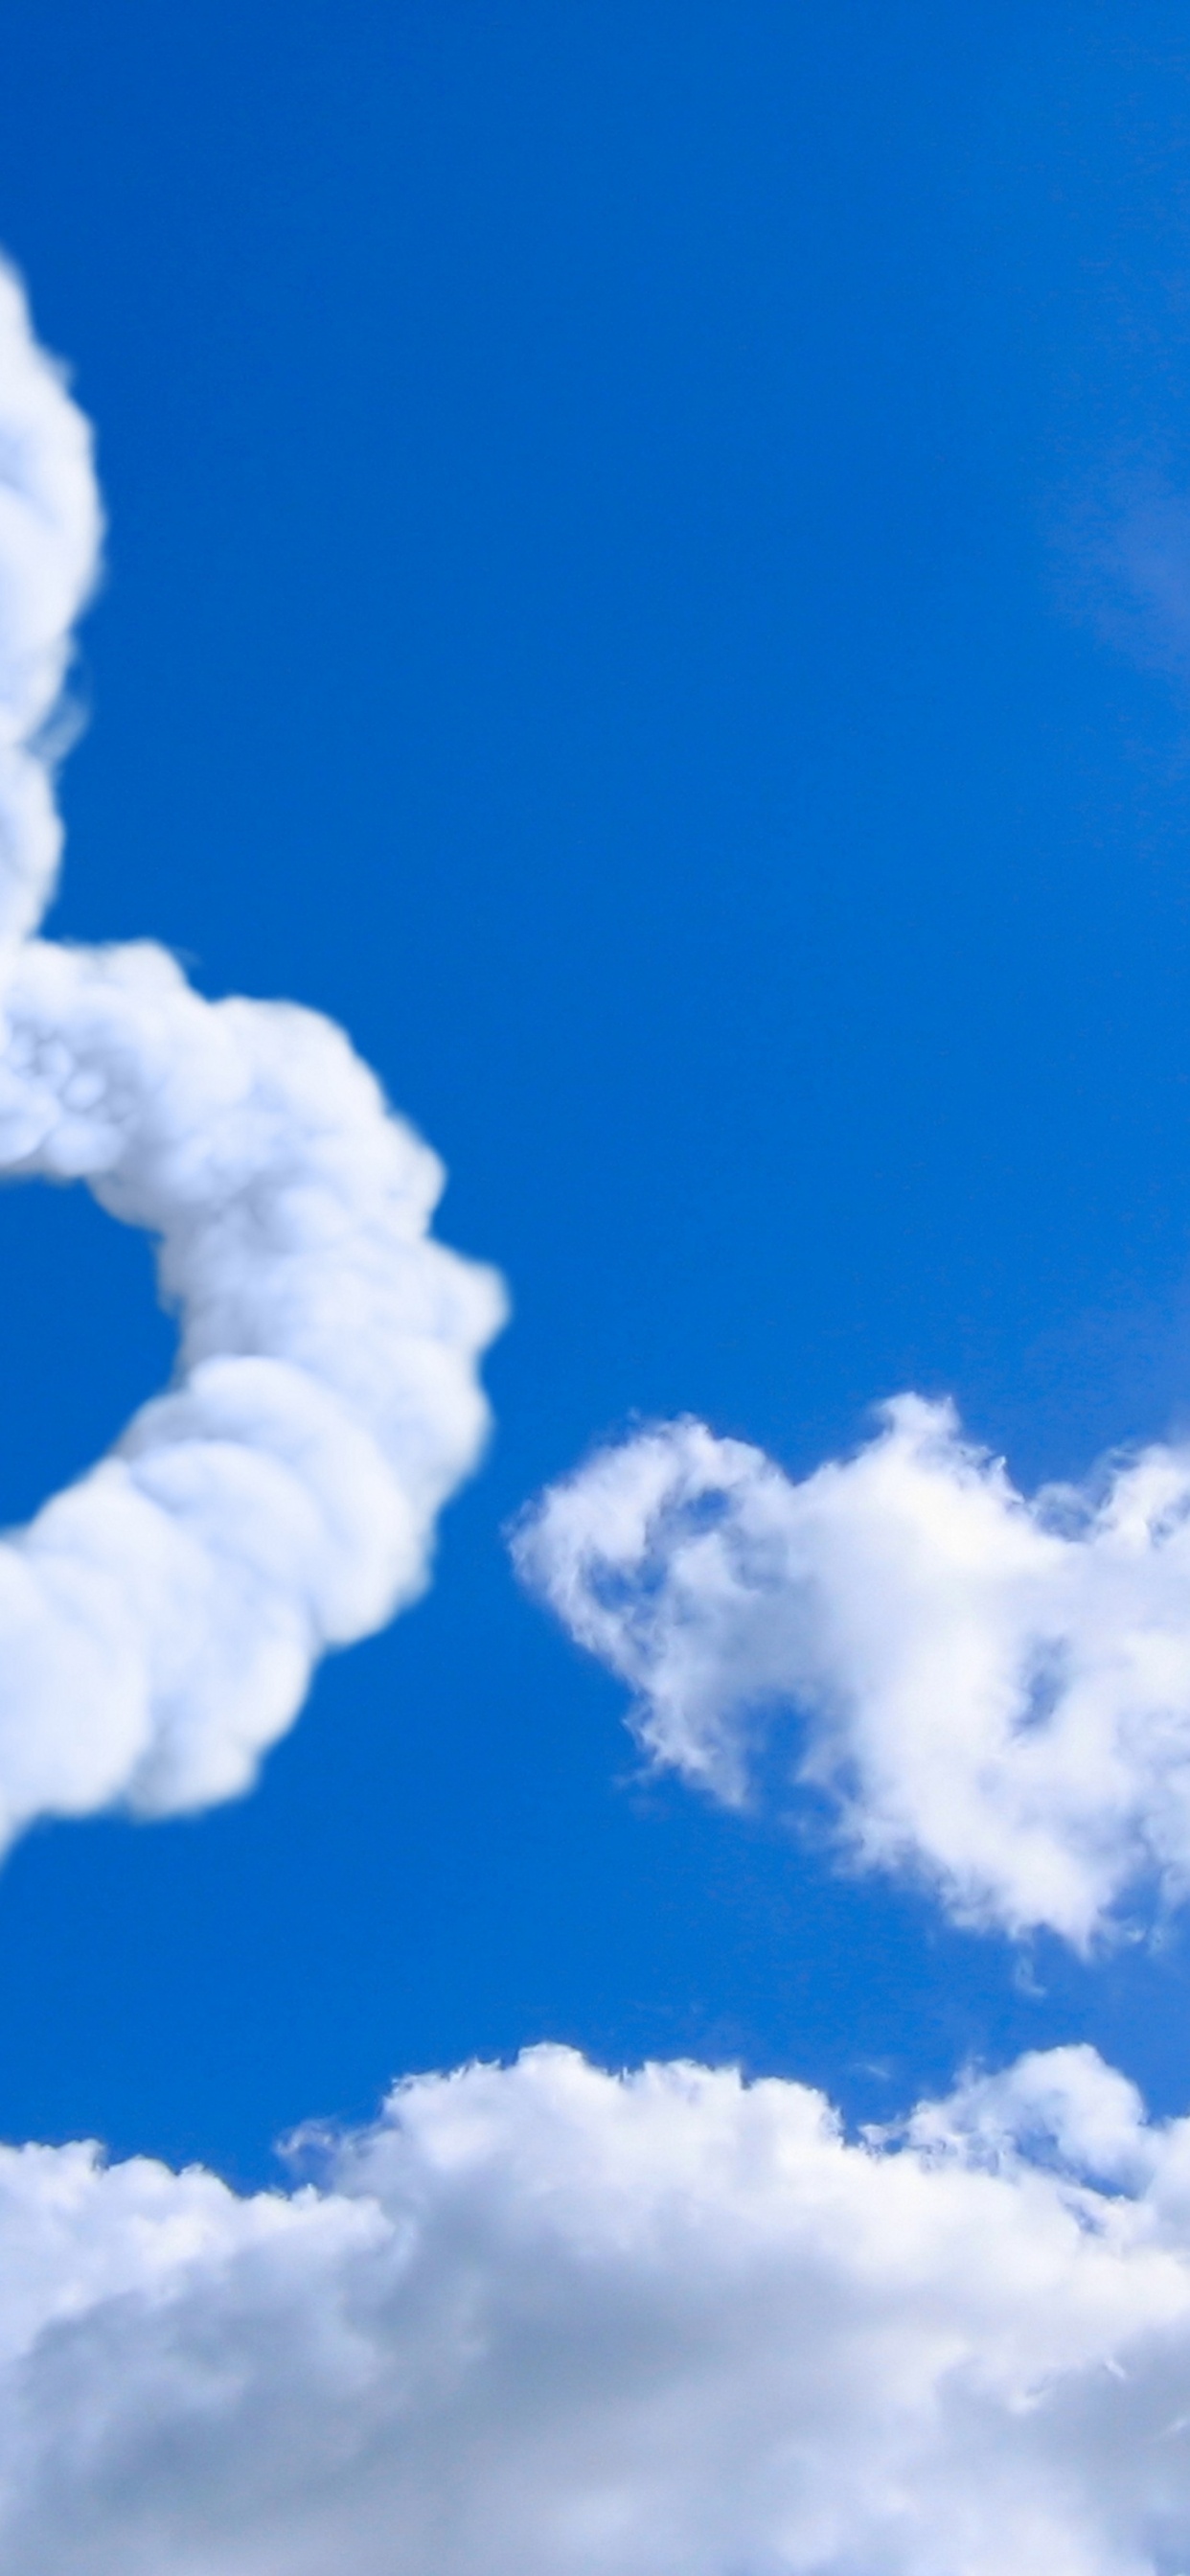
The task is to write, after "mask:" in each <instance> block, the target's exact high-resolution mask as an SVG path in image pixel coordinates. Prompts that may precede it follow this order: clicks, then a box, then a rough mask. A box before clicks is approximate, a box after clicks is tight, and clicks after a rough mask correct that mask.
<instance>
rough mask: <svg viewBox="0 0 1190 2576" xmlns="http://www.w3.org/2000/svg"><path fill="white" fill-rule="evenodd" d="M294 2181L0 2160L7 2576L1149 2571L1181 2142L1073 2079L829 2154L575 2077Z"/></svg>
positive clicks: (1045, 2068) (1187, 2141)
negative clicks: (246, 2195) (226, 2179)
mask: <svg viewBox="0 0 1190 2576" xmlns="http://www.w3.org/2000/svg"><path fill="white" fill-rule="evenodd" d="M325 2153H326V2162H327V2166H328V2168H329V2169H328V2170H327V2172H326V2175H325V2180H324V2183H323V2185H322V2187H321V2188H319V2189H314V2188H311V2187H307V2188H305V2189H304V2190H299V2191H297V2192H296V2193H294V2194H293V2195H290V2196H286V2195H261V2196H259V2197H257V2198H254V2199H248V2200H242V2199H239V2198H237V2197H236V2196H235V2195H234V2194H233V2193H231V2192H230V2191H228V2190H227V2189H225V2187H224V2186H223V2185H222V2184H221V2183H220V2182H218V2181H216V2180H215V2179H214V2178H213V2177H212V2176H211V2175H209V2174H206V2173H203V2172H199V2171H191V2172H188V2173H183V2174H173V2173H170V2172H167V2171H166V2170H164V2169H163V2168H162V2167H160V2166H158V2165H153V2164H149V2163H145V2162H135V2163H129V2164H124V2165H119V2166H116V2167H114V2168H111V2169H105V2168H104V2167H103V2165H102V2164H101V2163H100V2162H99V2160H98V2158H97V2156H96V2155H95V2153H94V2151H93V2150H90V2149H87V2148H84V2147H67V2148H56V2149H55V2148H35V2147H27V2148H24V2149H21V2150H7V2151H5V2152H4V2153H3V2154H2V2155H0V2266H2V2269H3V2277H4V2281H5V2296H4V2301H3V2307H2V2311H0V2392H2V2402H0V2556H2V2558H3V2563H4V2565H5V2566H6V2567H8V2568H11V2569H13V2570H14V2576H112V2570H113V2569H115V2568H118V2569H119V2570H120V2576H200V2571H201V2576H282V2571H284V2576H327V2571H328V2570H329V2569H332V2568H350V2569H351V2570H352V2571H353V2576H427V2571H429V2570H430V2569H432V2570H433V2571H434V2576H613V2571H614V2576H795V2571H796V2576H871V2571H872V2570H873V2569H876V2568H878V2569H879V2570H880V2571H881V2576H1004V2570H1005V2569H1006V2568H1011V2569H1012V2570H1013V2576H1174V2571H1175V2570H1177V2569H1178V2568H1180V2567H1184V2566H1185V2565H1186V2564H1187V2553H1188V2551H1190V2122H1186V2121H1180V2122H1175V2123H1173V2124H1172V2125H1170V2126H1168V2127H1161V2128H1157V2127H1150V2126H1148V2125H1146V2123H1145V2120H1144V2118H1143V2115H1142V2111H1141V2106H1140V2104H1139V2102H1138V2100H1137V2097H1136V2095H1135V2093H1134V2092H1133V2090H1132V2088H1131V2086H1130V2085H1128V2084H1127V2083H1126V2082H1125V2081H1124V2080H1123V2078H1122V2077H1120V2076H1118V2075H1114V2074H1113V2073H1112V2072H1111V2071H1110V2070H1109V2069H1108V2068H1106V2067H1105V2066H1104V2065H1103V2064H1102V2062H1101V2061H1100V2060H1099V2058H1098V2057H1096V2056H1095V2054H1094V2052H1093V2051H1092V2050H1090V2049H1087V2048H1072V2049H1058V2050H1056V2051H1053V2052H1051V2053H1050V2054H1047V2055H1040V2056H1034V2057H1029V2058H1026V2059H1024V2060H1023V2061H1022V2062H1021V2064H1020V2065H1019V2066H1018V2067H1016V2068H1014V2069H1012V2070H1010V2071H1009V2072H1008V2073H1007V2074H1006V2075H1001V2076H998V2077H995V2078H984V2079H981V2080H974V2081H972V2082H970V2083H969V2084H967V2085H965V2086H963V2087H961V2088H960V2090H959V2092H958V2093H957V2094H956V2095H955V2096H954V2097H953V2098H952V2099H951V2100H950V2101H948V2102H944V2103H941V2104H935V2105H933V2106H929V2107H927V2108H926V2109H924V2110H922V2111H921V2112H919V2113H918V2114H917V2115H916V2116H915V2117H914V2119H913V2120H912V2121H910V2123H909V2124H908V2126H907V2129H906V2130H905V2131H904V2132H903V2133H902V2134H901V2135H900V2136H899V2137H897V2138H895V2139H885V2140H880V2139H876V2138H873V2139H868V2140H861V2141H859V2142H848V2141H847V2140H846V2139H845V2138H844V2136H843V2135H842V2133H841V2131H840V2129H839V2127H838V2124H837V2123H836V2121H835V2120H834V2118H833V2117H832V2115H831V2112H830V2109H829V2106H828V2105H827V2104H826V2103H825V2102H824V2101H823V2099H822V2098H821V2096H819V2095H817V2094H815V2093H812V2092H810V2091H808V2090H806V2089H805V2088H804V2087H802V2086H800V2085H797V2084H792V2083H787V2082H778V2081H769V2082H765V2083H757V2084H754V2085H751V2086H746V2085H743V2084H741V2082H740V2081H739V2079H738V2078H737V2077H736V2076H735V2075H734V2074H732V2073H730V2072H713V2071H711V2070H708V2069H706V2068H702V2067H697V2066H680V2065H679V2066H659V2067H652V2068H647V2069H645V2070H644V2071H642V2072H640V2073H638V2074H635V2075H632V2076H628V2077H623V2078H615V2077H612V2076H609V2075H605V2074H601V2073H599V2072H597V2071H596V2070H595V2069H593V2068H592V2067H590V2066H589V2065H587V2064H586V2063H585V2062H584V2061H583V2060H582V2059H581V2058H579V2057H577V2056H575V2055H573V2054H572V2053H570V2052H569V2051H567V2050H563V2049H537V2050H533V2051H531V2052H530V2053H529V2054H528V2055H526V2056H525V2057H523V2058H522V2059H521V2060H520V2061H519V2063H518V2064H517V2065H515V2066H513V2067H511V2068H505V2069H501V2068H496V2067H472V2068H469V2069H467V2070H465V2071H463V2072H462V2073H460V2074H457V2075H454V2076H450V2077H436V2076H431V2077H424V2078H419V2079H416V2080H414V2081H412V2082H410V2083H407V2084H405V2085H402V2086H401V2087H399V2088H398V2090H397V2091H396V2092H395V2093H394V2095H393V2096H392V2098H391V2100H390V2101H389V2103H388V2105H387V2107H386V2110H385V2113H384V2116H383V2117H382V2119H381V2120H380V2121H379V2123H378V2124H377V2125H376V2126H375V2127H374V2128H372V2129H369V2130H366V2131H364V2132H363V2133H359V2134H356V2135H354V2136H350V2137H348V2138H346V2139H344V2140H341V2141H339V2142H338V2144H337V2145H333V2146H331V2147H330V2148H329V2149H327V2150H326V2151H325Z"/></svg>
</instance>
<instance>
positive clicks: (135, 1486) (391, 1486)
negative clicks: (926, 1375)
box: [0, 269, 504, 1846]
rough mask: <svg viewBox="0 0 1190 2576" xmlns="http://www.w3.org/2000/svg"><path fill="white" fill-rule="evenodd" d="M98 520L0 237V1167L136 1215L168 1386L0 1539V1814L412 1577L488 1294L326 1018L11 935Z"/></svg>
mask: <svg viewBox="0 0 1190 2576" xmlns="http://www.w3.org/2000/svg"><path fill="white" fill-rule="evenodd" d="M99 532H100V511H99V503H98V497H97V494H96V489H95V482H94V475H93V470H92V463H91V447H90V437H89V432H88V429H87V425H86V423H85V421H84V420H83V419H82V416H81V414H80V413H79V412H78V411H77V410H76V408H75V406H74V404H73V403H72V402H71V400H70V398H69V396H68V394H67V392H66V390H65V386H64V384H63V382H62V379H61V377H60V374H59V373H58V371H57V370H56V369H55V368H54V367H53V366H52V365H51V363H50V362H49V361H48V360H47V359H46V358H45V357H44V355H43V354H42V353H41V352H40V351H39V350H38V348H37V347H36V345H35V343H34V340H33V337H32V334H31V330H30V326H29V320H28V314H27V311H26V307H25V303H24V298H23V296H22V294H21V291H20V288H19V286H18V285H17V283H16V281H15V279H14V278H13V277H12V275H11V274H10V273H9V272H7V271H4V270H3V269H0V1172H2V1173H7V1174H9V1175H18V1176H21V1175H27V1174H38V1173H40V1174H44V1175H47V1176H49V1177H50V1178H52V1179H55V1180H72V1179H75V1178H81V1179H83V1180H85V1181H86V1182H87V1184H88V1185H89V1187H90V1188H91V1189H92V1190H93V1192H94V1194H95V1196H96V1198H97V1199H98V1200H99V1202H100V1204H101V1205H102V1206H103V1207H105V1208H108V1209H109V1210H110V1211H111V1213H112V1214H113V1215H114V1216H117V1217H119V1218H121V1219H123V1220H124V1221H125V1222H126V1223H128V1224H132V1225H137V1226H143V1227H145V1228H146V1229H147V1230H148V1231H149V1232H150V1233H151V1234H152V1235H154V1236H155V1237H156V1238H158V1239H159V1242H160V1247H161V1251H160V1274H161V1280H162V1285H163V1289H164V1292H165V1294H166V1296H167V1298H168V1299H169V1300H170V1302H171V1303H172V1304H173V1305H174V1306H176V1308H177V1310H178V1314H179V1319H180V1324H181V1349H180V1354H179V1367H178V1373H177V1378H176V1383H175V1386H174V1388H173V1390H172V1391H171V1392H170V1393H169V1394H168V1395H167V1396H165V1397H163V1398H161V1399H160V1400H159V1401H158V1402H156V1403H153V1404H149V1405H148V1406H146V1407H145V1409H144V1410H143V1411H142V1412H141V1413H139V1414H138V1415H137V1416H136V1417H135V1419H134V1420H133V1421H132V1423H131V1424H130V1425H129V1427H128V1430H127V1431H126V1433H125V1434H124V1436H123V1438H122V1440H121V1441H120V1442H119V1444H118V1446H117V1449H116V1451H115V1452H114V1454H113V1455H112V1456H111V1457H109V1458H108V1459H106V1460H104V1461H103V1462H102V1464H101V1465H100V1466H98V1467H97V1468H96V1469H95V1470H94V1471H93V1472H92V1473H91V1474H90V1475H89V1476H87V1477H85V1478H83V1479H82V1481H81V1482H80V1483H78V1484H77V1485H75V1486H72V1487H71V1488H70V1489H69V1491H67V1492H66V1493H63V1494H60V1495H58V1496H57V1497H56V1498H55V1499H54V1500H53V1501H51V1502H50V1503H48V1504H47V1505H46V1507H45V1508H44V1509H43V1510H42V1511H41V1512H39V1514H38V1515H37V1517H36V1519H35V1520H34V1521H33V1522H32V1523H31V1525H30V1526H29V1527H28V1528H27V1529H25V1530H23V1531H19V1532H17V1533H16V1534H15V1535H13V1536H10V1537H9V1538H8V1539H6V1540H5V1541H3V1542H2V1543H0V1846H2V1844H3V1842H4V1841H6V1840H7V1839H8V1838H9V1837H10V1836H11V1834H12V1833H13V1832H15V1831H16V1830H17V1829H18V1828H19V1827H20V1826H21V1825H22V1824H24V1823H25V1822H27V1821H28V1820H29V1818H31V1817H32V1816H34V1815H36V1814H38V1813H42V1812H50V1813H58V1814H77V1813H80V1812H83V1811H85V1810H87V1809H90V1808H94V1807H96V1806H101V1805H105V1804H107V1803H109V1802H111V1801H113V1800H122V1801H123V1802H125V1803H126V1804H128V1805H130V1806H132V1807H134V1808H136V1809H138V1810H139V1811H140V1812H142V1813H146V1814H163V1813H167V1812H170V1811H172V1810H176V1809H179V1808H184V1807H192V1806H197V1805H201V1804H203V1803H205V1802H206V1801H208V1800H210V1799H215V1798H222V1797H227V1796H230V1795H232V1794H234V1793H235V1792H236V1791H238V1790H240V1789H242V1788H244V1787H245V1786H246V1785H247V1784H248V1782H249V1781H250V1780H251V1779H252V1777H253V1774H254V1771H255V1768H256V1764H257V1762H258V1759H259V1757H260V1754H261V1752H262V1750H263V1749H264V1747H265V1746H267V1745H268V1744H270V1743H271V1742H272V1741H273V1740H274V1738H275V1737H276V1736H277V1735H279V1734H280V1733H281V1732H282V1731H283V1729H284V1728H285V1727H286V1726H288V1725H289V1723H290V1721H291V1719H292V1718H293V1716H294V1714H295V1712H296V1710H297V1708H298V1707H299V1705H300V1703H301V1700H302V1698H303V1696H304V1694H305V1691H306V1688H307V1686H308V1682H309V1677H310V1671H311V1667H312V1665H313V1663H314V1661H315V1659H316V1658H317V1656H318V1655H320V1654H321V1653H322V1652H323V1650H324V1649H325V1648H326V1647H327V1646H328V1645H333V1644H343V1643H346V1642H347V1641H349V1640H350V1639H353V1638H357V1637H360V1636H363V1635H366V1634H367V1633H368V1632H369V1631H370V1630H372V1629H375V1628H378V1627H380V1626H382V1625H383V1624H384V1622H385V1621H386V1620H387V1619H388V1618H390V1617H391V1616H392V1614H393V1612H394V1611H395V1610H396V1609H398V1608H399V1607H400V1606H401V1605H402V1604H403V1603H406V1602H408V1601H409V1600H410V1599H412V1598H413V1597H414V1595H415V1594H416V1593H417V1592H418V1591H419V1590H420V1589H421V1587H422V1585H423V1583H424V1581H425V1578H426V1568H427V1561H428V1554H429V1549H430V1545H431V1542H432V1537H433V1526H434V1519H435V1515H436V1513H437V1511H438V1509H439V1507H440V1505H441V1504H442V1502H443V1501H444V1500H445V1498H446V1496H447V1495H448V1494H449V1493H450V1492H451V1490H452V1489H453V1488H454V1486H455V1485H457V1483H458V1482H459V1480H460V1478H462V1477H463V1476H464V1475H466V1473H467V1472H468V1471H469V1469H470V1468H471V1466H472V1465H473V1464H474V1462H475V1459H476V1457H477V1455H478V1452H479V1449H480V1447H481V1444H482V1440H483V1436H484V1432H485V1429H486V1423H487V1412H486V1407H485V1404H484V1400H483V1397H482V1394H481V1393H480V1390H479V1386H478V1383H477V1379H476V1361H477V1357H478V1354H479V1353H480V1352H481V1351H482V1349H483V1348H484V1346H485V1344H486V1343H487V1342H488V1341H489V1340H490V1338H491V1336H492V1334H493V1333H494V1332H495V1331H496V1330H497V1329H498V1326H499V1324H500V1321H501V1319H502V1315H503V1311H504V1301H503V1291H502V1289H501V1286H500V1283H499V1282H498V1280H497V1279H496V1277H495V1275H494V1273H492V1272H491V1271H489V1270H486V1269H481V1268H480V1267H478V1266H477V1265H475V1264H474V1263H471V1262H466V1261H463V1260H461V1259H459V1258H458V1256H457V1255H455V1254H453V1253H451V1252H449V1251H447V1250H446V1249H445V1248H444V1247H443V1246H442V1245H441V1244H438V1243H436V1242H434V1241H433V1240H432V1239H431V1237H430V1235H429V1231H428V1229H429V1223H430V1218H431V1215H432V1211H433V1208H434V1205H435V1202H436V1200H437V1197H438V1195H439V1192H440V1189H441V1186H442V1171H441V1167H440V1165H439V1164H438V1162H437V1160H436V1159H435V1157H434V1155H433V1154H431V1153H430V1152H429V1151H428V1149H427V1148H426V1147H425V1146H424V1145H423V1144H422V1143H421V1142H420V1140H419V1139H418V1138H417V1137H416V1136H415V1135H414V1134H413V1133H412V1132H411V1130H410V1129H409V1128H408V1127H406V1126H405V1125H403V1124H402V1122H401V1121H400V1120H399V1119H397V1118H395V1117H393V1116H392V1115H391V1114H390V1113H389V1111H388V1109H387V1108H386V1105H385V1102H384V1100H383V1097H382V1095H381V1092H380V1089H379V1086H378V1084H377V1083H376V1081H375V1080H374V1078H373V1076H372V1075H371V1074H370V1073H369V1072H368V1070H367V1068H366V1067H365V1066H364V1065H362V1064H361V1063H360V1062H359V1060H358V1058H357V1057H355V1056H354V1055H353V1054H352V1051H351V1048H350V1047H349V1045H348V1043H347V1040H346V1039H345V1038H344V1037H343V1036H342V1034H341V1032H340V1031H339V1030H337V1029H336V1028H334V1027H333V1026H332V1025H331V1024H330V1023H329V1022H328V1021H326V1020H324V1019H321V1018H319V1017H318V1016H317V1015H316V1014H314V1013H313V1012H310V1011H303V1010H298V1009H296V1008H291V1007H289V1006H287V1005H279V1004H271V1003H263V1002H249V1001H242V1000H231V1001H224V1002H218V1003H210V1002H206V1001H204V1000H202V999H201V998H200V997H199V996H198V995H197V994H196V993H193V992H192V991H191V990H190V988H189V986H188V984H187V983H186V980H185V978H184V976H183V975H182V974H181V972H180V971H179V969H178V968H177V967H176V966H175V964H174V962H173V960H172V959H171V958H170V957H168V956H167V955H166V954H165V952H164V951H163V950H162V949H160V948H157V947H154V946H152V945H150V944H149V943H147V942H146V943H144V944H137V945H133V946H125V947H120V948H98V949H94V948H92V949H87V948H67V947H62V946H58V945H55V944H53V943H51V942H48V941H43V940H38V939H35V938H32V937H29V936H28V935H27V934H28V933H29V932H30V931H31V930H32V928H33V927H34V924H35V922H36V919H37V917H38V915H39V913H40V911H41V910H42V908H43V907H44V904H45V902H46V901H47V900H48V897H49V894H50V892H51V890H52V884H53V877H54V870H55V866H56V862H57V855H58V844H59V838H60V833H59V826H58V822H57V817H56V815H55V812H54V808H53V800H52V794H51V790H50V781H49V774H48V770H47V766H46V759H45V755H44V742H45V730H44V729H45V726H46V721H47V718H49V717H50V716H51V715H52V713H53V708H54V702H55V699H56V696H57V692H58V690H59V688H60V686H61V683H62V679H63V676H64V674H65V672H66V669H67V667H68V661H69V654H70V649H71V639H70V627H71V621H72V619H73V618H74V617H75V615H76V614H77V612H78V610H79V608H80V606H81V605H82V603H83V602H84V600H85V599H86V597H87V594H88V591H89V589H90V587H91V584H92V582H93V580H94V576H95V569H96V553H97V547H98V542H99ZM39 745H40V746H41V748H39Z"/></svg>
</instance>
